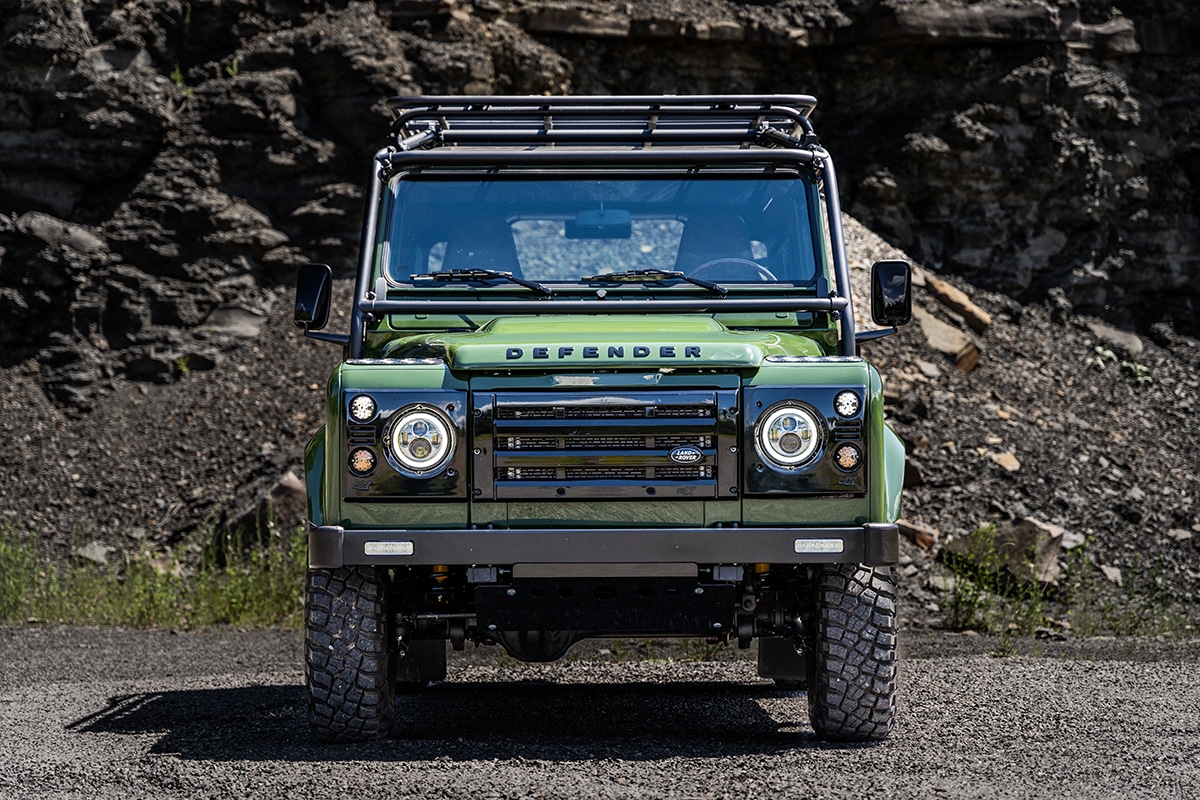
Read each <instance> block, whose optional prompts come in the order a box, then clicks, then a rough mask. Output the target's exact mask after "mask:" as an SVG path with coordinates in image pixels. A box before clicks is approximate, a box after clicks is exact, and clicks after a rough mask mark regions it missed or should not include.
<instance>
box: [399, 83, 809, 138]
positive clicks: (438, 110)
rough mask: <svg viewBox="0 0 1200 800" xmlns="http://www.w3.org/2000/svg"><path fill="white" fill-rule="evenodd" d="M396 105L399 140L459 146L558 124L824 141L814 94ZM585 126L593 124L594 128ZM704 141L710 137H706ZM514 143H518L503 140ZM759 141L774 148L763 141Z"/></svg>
mask: <svg viewBox="0 0 1200 800" xmlns="http://www.w3.org/2000/svg"><path fill="white" fill-rule="evenodd" d="M388 106H389V108H390V109H391V110H392V111H393V112H394V113H395V114H396V118H395V119H394V120H393V122H392V134H393V135H394V136H395V137H396V140H397V141H401V140H406V139H410V138H411V137H412V136H413V135H415V134H417V133H419V132H421V131H423V130H429V129H431V128H434V129H437V130H438V132H439V134H441V135H440V136H439V139H438V141H439V142H442V143H447V144H448V143H452V142H453V140H452V139H451V138H448V137H445V136H444V134H445V132H447V131H449V130H451V129H456V130H459V131H463V130H471V131H476V132H479V133H477V134H476V138H474V139H470V141H472V142H474V143H484V142H486V141H489V140H488V139H487V137H486V136H485V135H483V133H482V132H485V131H486V132H489V133H491V132H497V131H506V132H507V133H506V134H505V136H507V137H511V131H512V129H514V128H518V127H519V126H520V124H521V123H524V124H525V126H526V128H527V129H528V130H529V131H531V132H532V131H538V132H540V133H542V134H545V133H548V132H550V131H552V130H555V129H556V128H557V127H558V126H556V124H555V120H556V118H557V119H558V120H559V122H560V123H561V124H562V125H566V126H568V127H573V128H576V129H578V130H579V131H584V130H587V131H591V130H592V129H593V127H595V128H597V129H599V130H605V131H622V132H626V133H628V134H629V140H631V141H639V139H638V138H637V137H639V136H641V135H642V134H643V133H644V132H645V131H646V130H656V129H658V128H660V127H663V128H667V127H669V128H673V129H678V130H696V129H703V128H704V127H714V124H715V125H716V126H720V125H721V124H722V123H724V124H726V125H727V126H728V127H729V128H731V129H732V128H738V127H740V128H741V129H742V130H743V131H746V132H748V133H747V138H744V139H742V140H740V141H739V143H742V144H750V143H754V142H755V141H756V138H755V137H757V135H758V133H759V132H761V131H764V130H778V131H780V132H781V133H783V134H784V135H785V137H787V138H786V139H783V138H776V139H774V142H775V143H776V144H783V143H784V142H787V144H785V146H790V147H796V146H807V145H810V144H815V143H816V137H815V134H814V132H813V127H812V123H811V122H810V121H809V119H808V115H809V114H810V113H811V112H812V110H813V108H815V106H816V100H815V99H814V98H812V97H809V96H785V95H762V96H759V95H731V96H724V97H723V96H716V95H677V96H673V97H653V96H632V95H614V96H611V97H603V96H572V97H539V96H513V97H507V96H501V97H480V96H464V97H395V98H392V99H391V100H389V101H388ZM585 121H586V122H587V123H590V125H589V126H588V127H585ZM739 123H740V125H739ZM797 133H802V137H801V138H797V137H796V136H795V134H797ZM459 141H467V139H459ZM522 141H524V140H522ZM539 141H548V140H547V139H539ZM699 141H707V139H706V138H705V137H703V136H702V137H700V138H699ZM512 142H513V140H512V139H511V138H509V139H508V141H497V143H512ZM758 143H760V144H765V143H766V142H764V141H762V140H758Z"/></svg>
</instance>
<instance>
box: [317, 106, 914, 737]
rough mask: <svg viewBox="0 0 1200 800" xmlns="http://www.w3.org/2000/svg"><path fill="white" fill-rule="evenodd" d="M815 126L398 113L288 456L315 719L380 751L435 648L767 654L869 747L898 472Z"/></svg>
mask: <svg viewBox="0 0 1200 800" xmlns="http://www.w3.org/2000/svg"><path fill="white" fill-rule="evenodd" d="M815 104H816V101H815V100H814V99H813V98H812V97H807V96H720V97H716V96H711V97H710V96H666V97H637V96H611V97H402V98H395V99H394V100H392V101H391V108H392V109H393V111H394V114H395V121H394V124H393V126H392V130H391V137H390V139H389V140H388V142H389V143H388V145H387V146H386V147H384V148H383V149H381V150H380V151H379V152H378V153H377V154H376V155H375V157H374V160H373V161H372V164H371V179H370V187H369V189H368V194H367V201H366V212H365V221H364V231H363V234H362V245H361V257H360V260H359V263H358V271H357V278H356V281H355V285H354V295H353V303H352V305H351V306H350V308H349V309H348V316H349V333H348V334H345V333H329V332H324V331H323V330H322V329H323V328H324V327H325V326H326V323H327V321H328V317H329V311H330V305H331V287H332V277H331V270H330V268H329V267H327V266H325V265H317V264H313V265H308V266H306V267H304V268H302V269H301V272H300V275H299V279H298V286H297V293H296V310H295V319H296V322H297V324H299V325H301V326H302V327H304V329H305V331H306V333H307V334H308V335H309V336H312V337H315V338H318V339H322V340H326V341H331V342H337V343H340V344H341V345H342V346H343V348H344V352H345V355H344V358H343V361H342V363H341V364H340V365H339V366H338V367H337V368H336V369H335V370H334V371H333V374H332V376H331V377H330V380H329V387H328V392H327V394H326V398H325V403H326V410H325V413H326V419H325V426H324V427H323V428H322V429H321V430H320V431H319V432H318V433H317V435H316V436H315V437H314V438H313V440H312V441H311V442H310V443H309V445H308V448H307V451H306V454H305V469H306V473H307V474H306V482H307V488H308V521H309V524H310V527H309V570H308V579H307V590H306V591H307V594H306V604H307V611H306V676H307V692H308V719H309V723H310V725H311V727H312V731H313V733H314V735H315V736H316V738H318V739H320V740H323V741H346V740H361V739H369V738H373V737H378V736H383V735H386V734H387V732H388V730H389V729H390V728H391V726H392V723H393V721H394V718H395V702H394V698H395V693H396V692H397V691H403V690H412V689H416V688H419V687H422V686H425V685H426V684H428V683H429V682H431V681H437V680H441V679H443V678H444V677H445V675H446V658H447V647H452V648H454V649H456V650H461V649H462V648H463V647H464V646H465V644H466V643H467V642H472V643H474V644H476V645H478V644H494V645H500V646H502V647H503V648H504V649H505V650H506V651H508V653H510V654H511V655H512V656H513V657H515V658H517V659H521V660H524V661H549V660H554V659H557V658H560V657H561V656H563V655H564V654H565V653H566V652H567V651H568V649H570V647H571V646H572V645H573V644H574V643H576V642H578V641H579V640H581V639H584V638H587V637H601V636H617V637H656V638H659V637H706V638H707V639H709V640H710V641H720V642H736V643H737V645H738V646H739V647H743V648H747V647H749V646H750V645H751V644H752V643H753V642H754V641H755V640H757V646H758V665H759V667H758V669H759V674H760V675H762V676H764V677H767V678H774V679H775V680H776V681H778V682H779V683H780V684H782V685H784V686H788V687H791V688H799V687H802V686H803V687H806V689H807V697H808V710H809V717H810V721H811V724H812V728H813V730H814V732H815V734H816V735H817V736H818V737H820V738H822V739H828V740H841V741H867V740H876V739H881V738H883V737H885V736H887V735H888V733H889V731H890V730H891V727H892V721H893V716H894V709H895V676H896V605H895V603H896V594H895V584H894V578H893V565H894V564H895V563H896V561H897V558H898V536H897V527H896V524H895V522H896V519H897V517H898V516H899V512H900V497H901V484H902V478H903V472H904V448H903V446H902V444H901V442H900V441H899V439H898V438H897V437H896V435H895V434H894V433H892V431H891V430H890V429H889V428H888V427H887V426H886V425H885V424H884V420H883V393H882V388H881V383H880V377H879V373H878V372H877V371H876V370H875V369H874V368H873V367H872V366H871V365H870V364H869V363H867V362H866V361H864V360H863V359H862V358H861V357H860V356H859V352H858V350H859V343H860V342H862V341H863V340H864V339H871V338H876V337H878V336H880V335H883V334H885V333H890V332H892V331H894V330H895V326H897V325H900V324H902V323H904V322H906V321H908V318H909V316H910V311H911V300H910V289H909V276H910V270H909V267H908V265H907V264H906V263H904V262H902V261H882V262H879V263H877V264H875V265H874V268H873V269H872V277H871V292H872V297H871V314H872V318H873V319H874V320H875V322H876V324H878V325H880V326H883V327H882V328H881V329H878V330H873V331H867V332H859V333H857V334H856V333H855V318H854V313H853V305H852V298H851V292H850V281H849V268H848V265H847V261H846V255H845V248H844V244H843V237H842V224H841V212H840V210H839V205H838V189H837V179H836V176H835V174H834V169H833V162H832V161H831V159H830V156H829V153H828V152H826V150H825V149H824V148H822V147H821V145H820V144H819V142H818V139H817V137H816V135H815V133H814V132H813V128H812V125H811V123H810V121H809V116H810V114H811V113H812V110H813V108H814V107H815Z"/></svg>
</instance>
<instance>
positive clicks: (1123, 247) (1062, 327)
mask: <svg viewBox="0 0 1200 800" xmlns="http://www.w3.org/2000/svg"><path fill="white" fill-rule="evenodd" d="M1197 34H1200V16H1198V14H1197V12H1196V11H1194V10H1193V7H1192V6H1191V5H1190V4H1188V3H1186V2H1184V0H1177V1H1173V0H1142V2H1136V3H1134V2H1123V3H1113V2H1104V1H1103V0H1055V1H1054V2H1051V1H1050V0H1042V1H1041V2H1032V3H1010V2H1005V0H983V1H981V2H966V0H941V1H940V2H925V1H924V0H819V1H818V2H777V3H763V2H754V3H752V2H732V1H731V0H656V1H655V2H646V3H634V4H626V3H616V2H606V1H603V0H594V1H593V2H586V3H565V2H552V1H551V0H514V2H505V1H504V0H475V2H469V1H468V0H374V1H368V0H355V1H354V2H330V3H317V2H310V0H271V2H266V0H191V2H182V0H132V2H127V1H126V0H122V1H121V2H117V0H75V1H74V2H62V0H0V435H3V436H4V437H5V439H6V440H7V441H8V442H9V447H8V448H5V449H4V450H3V451H2V452H0V514H2V515H3V519H8V520H12V521H13V522H16V523H19V524H23V525H27V526H29V527H32V528H33V529H36V530H38V531H39V532H42V533H44V534H45V535H46V537H47V538H48V539H49V540H50V541H52V542H53V543H54V544H55V546H56V547H57V548H58V552H60V553H63V554H65V553H67V552H70V551H71V550H72V549H78V548H80V547H82V546H84V545H88V544H91V543H92V542H93V541H95V542H96V545H95V546H94V547H93V548H92V549H93V552H104V551H105V548H110V547H111V548H116V549H117V550H121V551H137V550H141V549H146V548H149V549H152V550H154V549H161V548H165V547H170V546H173V545H174V544H175V543H178V542H180V541H186V540H188V538H189V537H191V536H193V533H194V531H196V530H198V529H201V528H202V527H203V524H204V523H206V522H218V523H220V522H230V521H237V520H242V521H245V520H247V519H253V515H254V514H255V513H256V509H257V507H258V505H259V499H260V498H261V496H262V495H263V494H264V493H265V492H267V491H268V490H270V489H272V487H274V489H275V491H276V493H277V495H278V496H280V497H287V496H288V495H289V491H290V490H289V486H291V487H292V488H294V486H292V484H291V479H287V478H285V479H284V480H283V483H282V484H281V485H280V484H279V481H280V478H281V476H286V475H287V474H289V473H290V472H291V471H292V470H294V469H295V467H296V466H297V464H298V460H299V459H298V452H299V448H300V447H301V446H302V444H303V442H304V440H305V438H306V437H307V435H308V434H309V432H310V431H311V430H312V429H313V428H314V427H315V425H316V424H317V420H316V416H315V415H316V413H317V412H318V410H319V409H318V406H317V403H316V398H317V394H318V393H317V391H316V390H315V387H316V386H318V385H320V384H321V383H322V382H323V380H324V375H325V373H326V371H327V369H328V367H329V365H330V363H331V362H332V360H333V358H334V356H335V354H334V353H333V351H332V350H331V349H321V348H320V346H319V345H315V344H312V343H309V342H306V341H303V340H301V339H300V338H299V337H297V336H296V335H295V333H294V332H293V331H292V329H291V327H290V323H289V322H288V321H287V319H286V314H285V310H286V306H287V303H288V297H287V295H288V291H289V289H288V287H289V286H290V283H291V280H292V275H293V273H294V268H295V267H296V266H297V265H298V264H300V263H304V262H307V261H313V260H316V261H324V262H328V263H331V264H333V265H334V266H335V269H337V270H339V271H341V272H342V273H343V274H346V273H347V270H348V267H349V264H350V263H351V261H352V258H353V255H354V250H355V248H356V246H357V236H358V222H359V214H360V207H361V203H362V193H361V188H360V187H361V185H362V183H363V181H364V180H365V177H366V165H367V160H368V158H369V155H370V153H371V152H373V151H374V149H375V148H376V147H377V146H378V144H379V142H380V134H381V131H382V130H383V128H384V125H385V121H386V113H385V111H384V109H383V105H382V99H383V98H385V97H387V96H390V95H394V94H410V93H411V94H417V93H494V92H505V93H534V94H540V93H562V92H576V93H613V92H639V93H641V92H644V93H657V92H675V93H682V92H693V91H702V92H775V91H779V92H806V93H812V94H815V95H816V96H817V97H818V98H819V99H820V100H821V103H820V105H819V107H818V111H817V115H816V118H815V122H816V125H817V129H818V131H819V132H820V133H821V134H822V138H823V140H824V142H825V143H826V144H827V146H828V147H829V148H830V149H831V150H832V151H833V152H834V154H835V156H836V157H837V158H838V163H839V167H840V170H841V183H842V186H843V191H844V193H845V197H844V198H843V203H844V205H845V207H846V208H847V209H849V210H850V211H851V213H852V214H853V215H854V216H855V217H857V218H858V219H859V220H861V221H862V222H864V223H865V224H866V225H867V226H868V227H870V228H872V229H874V230H875V231H877V232H879V233H880V234H882V235H883V237H884V238H885V239H886V240H887V241H888V242H890V246H894V247H898V248H900V249H902V250H904V251H906V252H907V253H908V254H909V255H910V256H911V257H912V258H913V259H914V260H916V261H917V262H919V263H920V264H922V265H923V266H924V268H925V273H926V274H927V276H928V277H929V278H931V279H932V280H930V281H929V282H928V285H927V287H926V289H925V292H926V294H925V296H924V300H923V303H924V307H925V308H926V309H927V310H926V312H925V313H924V314H923V315H922V317H921V319H920V320H919V322H918V323H917V324H915V325H913V326H911V327H910V329H909V330H908V331H907V332H906V333H905V334H904V335H903V336H901V337H895V338H893V339H892V340H886V341H883V342H879V343H877V344H875V345H872V354H873V355H874V356H876V357H877V358H879V359H880V360H881V361H882V363H883V365H884V367H885V370H886V371H887V372H888V373H889V379H890V381H891V383H890V385H891V387H892V390H891V391H892V392H893V393H894V394H893V395H892V397H891V400H892V401H893V402H892V415H893V419H894V421H895V423H896V424H897V427H898V428H899V429H900V431H901V432H902V433H903V434H904V436H905V437H906V440H907V441H908V442H909V444H910V446H911V449H912V455H913V459H912V461H913V469H912V474H911V476H910V483H911V487H910V490H909V496H908V505H907V512H906V513H907V514H908V516H909V517H911V518H912V520H913V521H914V522H916V523H918V524H924V525H928V526H932V527H936V528H939V529H940V530H941V531H942V532H943V533H947V532H950V533H953V532H963V531H967V530H971V529H972V528H974V527H976V526H978V525H979V524H981V523H983V522H986V521H988V520H992V519H1003V518H1007V517H1019V516H1024V515H1029V516H1035V517H1038V518H1039V519H1040V520H1041V521H1043V522H1045V523H1049V524H1055V525H1059V526H1061V527H1063V528H1064V529H1065V530H1067V531H1069V532H1071V533H1072V534H1078V535H1081V536H1090V537H1092V538H1093V539H1094V540H1095V542H1096V544H1095V546H1094V550H1095V552H1096V554H1097V555H1096V559H1097V565H1098V566H1100V565H1103V566H1110V567H1112V568H1121V567H1125V568H1126V569H1129V568H1131V567H1132V566H1133V562H1134V560H1135V557H1137V556H1152V555H1154V554H1156V553H1158V552H1164V553H1167V554H1168V559H1167V560H1168V563H1169V566H1170V569H1169V574H1170V575H1171V576H1172V577H1171V580H1172V581H1173V583H1172V586H1174V587H1178V592H1179V593H1181V594H1187V593H1189V592H1191V593H1194V592H1195V591H1196V588H1197V583H1196V582H1197V580H1200V574H1197V573H1195V572H1189V570H1196V569H1197V566H1196V564H1197V559H1196V555H1197V553H1196V547H1197V545H1196V543H1195V542H1196V541H1197V539H1200V537H1191V533H1192V531H1193V529H1194V528H1195V526H1196V525H1197V524H1200V507H1198V505H1197V502H1198V501H1197V497H1198V495H1200V483H1198V481H1197V476H1196V473H1197V470H1198V469H1200V468H1198V466H1197V464H1196V459H1195V457H1194V453H1195V451H1196V448H1197V446H1198V445H1200V434H1198V433H1197V424H1196V423H1195V422H1193V421H1192V420H1193V418H1194V417H1195V414H1196V410H1197V409H1196V397H1197V383H1196V378H1195V376H1196V375H1197V374H1198V373H1197V360H1198V358H1200V356H1198V348H1197V345H1196V340H1195V339H1194V338H1191V337H1194V336H1196V335H1197V334H1198V333H1200V328H1198V327H1197V323H1196V319H1197V315H1196V313H1195V312H1196V306H1197V304H1198V302H1200V290H1198V289H1197V283H1196V282H1195V281H1194V280H1193V279H1192V278H1193V275H1194V274H1195V273H1196V263H1197V253H1198V252H1200V224H1198V220H1200V208H1198V207H1197V193H1196V191H1195V189H1194V188H1193V186H1194V184H1196V183H1197V182H1200V144H1198V142H1200V112H1198V111H1197V110H1196V109H1198V108H1200V56H1198V55H1197V54H1196V51H1195V47H1194V42H1195V41H1196V40H1197ZM855 230H856V231H857V230H858V229H857V228H855ZM856 237H857V238H856V242H855V243H854V246H855V248H856V250H855V252H856V253H858V254H859V256H858V257H859V258H860V259H861V260H862V261H863V262H864V263H865V262H866V260H868V259H869V258H870V257H871V256H872V255H873V254H874V253H876V252H879V251H880V250H881V249H883V248H885V247H886V246H885V245H883V244H882V243H881V242H880V241H879V240H877V239H874V238H873V237H871V236H870V235H869V234H867V233H866V232H865V231H862V232H861V234H856ZM954 289H959V290H965V291H966V292H967V294H968V295H969V296H970V297H971V298H973V305H974V306H975V307H976V310H978V311H983V312H984V313H985V314H986V315H987V316H989V317H990V319H991V321H990V324H986V325H984V324H982V323H981V322H980V320H979V318H978V317H977V316H976V311H973V310H970V309H967V308H965V307H964V306H962V304H961V303H959V302H957V301H956V300H955V299H954V298H955V297H957V295H955V294H954V292H953V291H951V290H954ZM284 516H286V514H284ZM912 557H913V558H914V559H915V560H916V561H917V562H920V561H921V559H923V558H924V556H923V555H922V554H921V553H919V552H914V554H913V556H912ZM1100 562H1103V564H1100Z"/></svg>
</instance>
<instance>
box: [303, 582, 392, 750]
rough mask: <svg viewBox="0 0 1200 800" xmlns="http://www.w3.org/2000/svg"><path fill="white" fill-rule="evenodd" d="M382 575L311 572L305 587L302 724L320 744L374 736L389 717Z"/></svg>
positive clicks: (389, 668)
mask: <svg viewBox="0 0 1200 800" xmlns="http://www.w3.org/2000/svg"><path fill="white" fill-rule="evenodd" d="M387 598H388V595H387V581H386V575H385V574H384V573H383V572H382V571H380V570H377V569H375V568H374V567H341V568H339V569H310V570H309V571H308V582H307V587H306V592H305V609H304V621H305V624H304V630H305V684H306V689H307V692H308V725H309V728H310V729H311V730H312V734H313V737H314V738H316V739H317V740H318V741H321V742H356V741H366V740H369V739H378V738H380V737H383V736H386V735H387V733H388V731H389V730H391V727H392V721H393V719H394V718H395V683H396V676H395V664H394V660H393V659H392V658H391V654H390V653H389V641H388V634H387V611H388V602H387Z"/></svg>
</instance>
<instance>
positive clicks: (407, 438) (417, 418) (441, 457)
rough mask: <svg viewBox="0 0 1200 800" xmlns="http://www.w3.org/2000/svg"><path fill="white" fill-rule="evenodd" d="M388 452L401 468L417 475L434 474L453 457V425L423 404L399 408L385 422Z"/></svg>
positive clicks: (438, 412) (436, 411) (435, 410)
mask: <svg viewBox="0 0 1200 800" xmlns="http://www.w3.org/2000/svg"><path fill="white" fill-rule="evenodd" d="M386 443H387V451H388V456H389V457H390V458H391V460H392V461H393V462H394V466H396V467H397V468H399V469H400V471H401V472H404V473H407V474H409V475H413V476H416V477H426V476H431V475H434V474H437V473H439V472H441V471H442V469H444V468H445V466H446V465H447V464H448V463H449V462H450V459H452V458H453V457H454V446H455V437H454V426H453V425H452V424H451V422H450V420H449V419H447V418H446V417H445V416H444V415H443V414H442V413H441V412H440V411H438V410H437V409H435V408H433V407H431V406H427V405H424V404H416V405H411V406H407V407H406V408H402V409H400V410H399V411H397V412H396V414H395V415H394V417H393V420H392V422H391V423H390V424H389V425H388V431H387V437H386Z"/></svg>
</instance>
